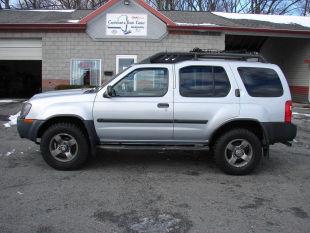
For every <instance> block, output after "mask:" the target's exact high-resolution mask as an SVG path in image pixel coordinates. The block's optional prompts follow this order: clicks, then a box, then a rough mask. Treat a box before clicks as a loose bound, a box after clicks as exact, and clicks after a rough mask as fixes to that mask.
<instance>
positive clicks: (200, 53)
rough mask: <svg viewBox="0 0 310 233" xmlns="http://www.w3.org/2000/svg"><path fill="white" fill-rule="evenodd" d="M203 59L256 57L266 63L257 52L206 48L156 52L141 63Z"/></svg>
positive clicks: (244, 58)
mask: <svg viewBox="0 0 310 233" xmlns="http://www.w3.org/2000/svg"><path fill="white" fill-rule="evenodd" d="M203 59H224V60H237V61H248V60H249V59H251V60H253V59H257V61H258V62H262V63H267V61H266V59H265V58H264V57H263V56H262V55H261V54H259V53H257V52H246V51H240V50H238V51H226V50H208V49H200V48H194V49H193V50H192V51H190V52H161V53H157V54H155V55H153V56H151V57H149V58H147V59H145V60H143V61H141V62H140V63H141V64H149V63H169V64H173V63H178V62H182V61H188V60H203Z"/></svg>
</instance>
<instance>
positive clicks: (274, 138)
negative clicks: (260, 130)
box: [262, 122, 297, 144]
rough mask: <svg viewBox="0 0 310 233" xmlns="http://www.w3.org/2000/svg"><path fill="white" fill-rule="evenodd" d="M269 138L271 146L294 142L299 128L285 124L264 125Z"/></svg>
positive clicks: (270, 123) (267, 123) (266, 123)
mask: <svg viewBox="0 0 310 233" xmlns="http://www.w3.org/2000/svg"><path fill="white" fill-rule="evenodd" d="M262 125H263V127H264V129H265V133H266V134H267V136H268V139H269V144H274V143H278V142H280V143H286V142H290V141H292V140H293V139H294V138H295V137H296V134H297V126H296V125H294V124H289V123H284V122H265V123H262Z"/></svg>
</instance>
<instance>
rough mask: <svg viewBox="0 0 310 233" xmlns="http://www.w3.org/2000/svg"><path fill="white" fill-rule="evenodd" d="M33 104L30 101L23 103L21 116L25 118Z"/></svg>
mask: <svg viewBox="0 0 310 233" xmlns="http://www.w3.org/2000/svg"><path fill="white" fill-rule="evenodd" d="M31 107H32V105H31V104H30V103H24V104H23V105H22V110H21V111H20V117H21V118H25V117H26V116H27V114H28V113H29V112H30V109H31Z"/></svg>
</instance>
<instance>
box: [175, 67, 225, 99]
mask: <svg viewBox="0 0 310 233" xmlns="http://www.w3.org/2000/svg"><path fill="white" fill-rule="evenodd" d="M229 91H230V83H229V79H228V77H227V74H226V71H225V70H224V68H223V67H220V66H187V67H184V68H182V69H180V94H181V95H182V96H184V97H225V96H227V95H228V93H229Z"/></svg>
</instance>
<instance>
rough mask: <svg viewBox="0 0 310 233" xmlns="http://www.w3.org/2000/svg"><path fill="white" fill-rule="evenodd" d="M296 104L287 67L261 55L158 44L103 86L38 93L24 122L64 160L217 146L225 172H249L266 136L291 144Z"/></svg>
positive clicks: (48, 153)
mask: <svg viewBox="0 0 310 233" xmlns="http://www.w3.org/2000/svg"><path fill="white" fill-rule="evenodd" d="M255 59H256V60H257V61H253V60H255ZM291 108H292V102H291V95H290V90H289V86H288V84H287V81H286V79H285V77H284V75H283V73H282V71H281V70H280V68H279V67H278V66H276V65H273V64H268V63H266V62H264V59H263V58H262V57H261V56H259V55H257V56H255V55H253V54H228V53H210V52H202V51H199V52H190V53H159V54H156V55H154V56H152V57H150V58H149V59H147V60H144V61H143V62H141V63H139V64H135V65H133V66H131V67H129V68H127V69H126V70H124V71H123V72H122V73H120V74H118V75H117V76H116V77H115V78H114V79H112V80H111V81H110V82H109V83H108V84H106V85H104V86H102V87H100V88H94V89H79V90H65V91H53V92H46V93H42V94H38V95H35V96H33V97H32V98H31V99H30V100H29V101H27V102H26V103H25V104H24V105H23V106H22V111H21V115H20V117H19V119H18V125H17V127H18V132H19V134H20V136H21V137H22V138H28V139H30V140H32V141H34V142H36V143H38V144H40V146H41V153H42V155H43V158H44V160H45V161H46V162H47V163H48V164H49V165H50V166H52V167H53V168H56V169H60V170H72V169H77V168H79V167H81V166H82V165H83V164H85V162H86V161H87V159H88V158H89V157H90V155H94V154H95V153H96V147H101V148H105V149H122V148H125V149H128V148H132V149H137V148H145V149H165V150H169V149H173V150H176V149H178V150H210V151H211V152H212V154H213V155H214V157H215V161H216V164H217V165H218V166H219V167H220V168H221V169H222V170H223V171H224V172H226V173H229V174H234V175H244V174H248V173H249V172H251V171H252V170H253V169H254V168H255V167H256V166H257V165H258V163H259V161H260V159H261V157H262V155H268V154H269V145H271V144H274V143H279V142H280V143H284V144H287V145H290V141H291V140H293V139H294V137H295V136H296V126H295V125H293V124H292V123H291V118H292V110H291Z"/></svg>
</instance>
